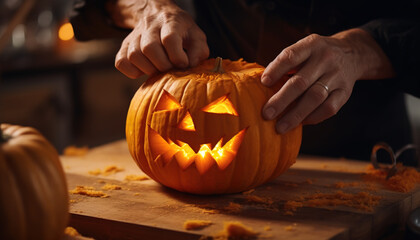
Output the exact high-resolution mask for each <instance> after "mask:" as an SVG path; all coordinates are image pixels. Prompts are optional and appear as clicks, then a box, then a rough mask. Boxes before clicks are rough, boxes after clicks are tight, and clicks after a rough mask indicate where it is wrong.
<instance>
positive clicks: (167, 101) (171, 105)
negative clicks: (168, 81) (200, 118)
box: [155, 90, 182, 111]
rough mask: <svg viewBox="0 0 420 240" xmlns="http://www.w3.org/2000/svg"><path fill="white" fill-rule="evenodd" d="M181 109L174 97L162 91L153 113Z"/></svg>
mask: <svg viewBox="0 0 420 240" xmlns="http://www.w3.org/2000/svg"><path fill="white" fill-rule="evenodd" d="M181 107H182V106H181V104H180V103H179V102H178V101H177V100H176V99H175V98H174V96H172V95H171V94H170V93H168V92H167V91H166V90H163V93H162V95H161V96H160V99H159V102H158V103H157V105H156V107H155V111H173V110H176V109H180V108H181Z"/></svg>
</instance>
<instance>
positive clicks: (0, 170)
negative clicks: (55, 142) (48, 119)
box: [0, 124, 69, 240]
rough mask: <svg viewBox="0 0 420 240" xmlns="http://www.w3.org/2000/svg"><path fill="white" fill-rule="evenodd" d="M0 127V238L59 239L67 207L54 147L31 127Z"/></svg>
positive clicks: (61, 234)
mask: <svg viewBox="0 0 420 240" xmlns="http://www.w3.org/2000/svg"><path fill="white" fill-rule="evenodd" d="M0 128H1V131H0V135H1V136H0V239H43V240H50V239H51V240H53V239H61V238H62V236H63V234H64V229H65V227H66V226H67V221H68V210H69V208H68V192H67V184H66V180H65V175H64V172H63V169H62V167H61V163H60V161H59V156H58V154H57V151H56V150H55V149H54V147H53V146H52V145H51V144H50V143H49V142H48V141H47V140H46V139H45V138H44V137H43V136H42V135H41V134H40V133H39V132H38V131H36V130H35V129H33V128H30V127H21V126H14V125H9V124H1V125H0ZM1 133H2V134H1Z"/></svg>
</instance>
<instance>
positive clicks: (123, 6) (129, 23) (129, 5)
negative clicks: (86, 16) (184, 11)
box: [106, 0, 178, 29]
mask: <svg viewBox="0 0 420 240" xmlns="http://www.w3.org/2000/svg"><path fill="white" fill-rule="evenodd" d="M106 9H107V11H108V13H109V15H110V16H111V18H112V20H113V22H114V24H115V25H116V26H118V27H121V28H127V29H133V28H134V27H135V26H136V25H137V24H138V23H139V22H140V21H141V20H143V19H145V18H147V17H149V16H154V15H155V14H157V13H159V12H162V11H165V10H173V9H178V6H177V5H176V4H175V3H174V2H173V1H172V0H110V1H107V4H106Z"/></svg>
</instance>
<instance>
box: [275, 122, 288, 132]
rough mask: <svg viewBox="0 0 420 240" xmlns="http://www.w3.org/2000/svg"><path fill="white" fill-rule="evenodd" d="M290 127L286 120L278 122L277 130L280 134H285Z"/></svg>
mask: <svg viewBox="0 0 420 240" xmlns="http://www.w3.org/2000/svg"><path fill="white" fill-rule="evenodd" d="M288 128H289V124H287V123H285V122H281V123H278V124H277V132H278V133H279V134H283V133H285V132H286V131H287V130H288Z"/></svg>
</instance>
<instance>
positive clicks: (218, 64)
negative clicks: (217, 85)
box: [211, 57, 225, 73]
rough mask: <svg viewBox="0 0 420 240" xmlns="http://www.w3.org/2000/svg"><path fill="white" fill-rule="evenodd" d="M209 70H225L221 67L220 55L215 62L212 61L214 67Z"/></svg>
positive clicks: (222, 71) (220, 71)
mask: <svg viewBox="0 0 420 240" xmlns="http://www.w3.org/2000/svg"><path fill="white" fill-rule="evenodd" d="M211 71H212V72H215V73H224V72H225V70H224V69H223V59H222V58H221V57H217V58H216V62H215V63H214V68H213V70H211Z"/></svg>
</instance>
